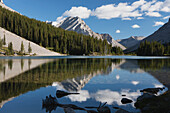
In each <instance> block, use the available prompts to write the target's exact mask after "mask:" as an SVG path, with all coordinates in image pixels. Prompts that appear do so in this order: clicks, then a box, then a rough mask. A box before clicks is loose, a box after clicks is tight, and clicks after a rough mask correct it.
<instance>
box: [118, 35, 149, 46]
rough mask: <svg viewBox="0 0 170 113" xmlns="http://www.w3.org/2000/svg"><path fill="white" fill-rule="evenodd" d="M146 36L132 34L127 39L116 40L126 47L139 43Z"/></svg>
mask: <svg viewBox="0 0 170 113" xmlns="http://www.w3.org/2000/svg"><path fill="white" fill-rule="evenodd" d="M144 38H146V37H143V36H131V37H130V38H127V39H121V40H116V41H117V42H118V43H120V44H122V45H123V46H125V47H126V48H130V47H132V46H134V45H136V44H139V43H140V41H141V40H143V39H144Z"/></svg>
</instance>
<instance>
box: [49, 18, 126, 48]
mask: <svg viewBox="0 0 170 113" xmlns="http://www.w3.org/2000/svg"><path fill="white" fill-rule="evenodd" d="M47 23H48V24H52V25H54V26H55V27H61V28H63V29H65V30H68V31H75V32H77V33H79V34H84V35H89V36H91V37H94V38H97V39H101V40H104V39H106V40H107V42H108V43H109V44H112V47H115V46H117V47H120V48H122V49H123V50H125V49H126V48H125V47H124V46H122V45H121V44H119V43H118V42H116V41H115V40H114V39H113V38H112V37H111V36H110V35H109V34H98V33H95V32H94V31H92V30H91V28H90V27H89V26H88V25H87V24H86V23H85V22H84V21H83V20H82V19H81V18H80V17H67V18H66V19H64V20H63V21H61V22H60V23H59V24H54V23H55V22H47Z"/></svg>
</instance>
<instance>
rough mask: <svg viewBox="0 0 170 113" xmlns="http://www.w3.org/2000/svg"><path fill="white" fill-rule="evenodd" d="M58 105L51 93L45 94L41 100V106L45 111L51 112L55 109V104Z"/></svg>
mask: <svg viewBox="0 0 170 113" xmlns="http://www.w3.org/2000/svg"><path fill="white" fill-rule="evenodd" d="M58 105H59V103H58V101H57V99H56V98H55V97H52V96H51V95H49V97H48V96H46V99H43V100H42V108H43V109H46V112H51V111H53V110H56V108H57V106H58Z"/></svg>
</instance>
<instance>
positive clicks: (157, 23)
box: [153, 21, 165, 26]
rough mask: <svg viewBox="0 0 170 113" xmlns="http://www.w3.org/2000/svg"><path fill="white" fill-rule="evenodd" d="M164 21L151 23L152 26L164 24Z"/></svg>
mask: <svg viewBox="0 0 170 113" xmlns="http://www.w3.org/2000/svg"><path fill="white" fill-rule="evenodd" d="M164 24H165V23H163V22H160V21H159V22H155V24H154V25H153V26H160V25H164Z"/></svg>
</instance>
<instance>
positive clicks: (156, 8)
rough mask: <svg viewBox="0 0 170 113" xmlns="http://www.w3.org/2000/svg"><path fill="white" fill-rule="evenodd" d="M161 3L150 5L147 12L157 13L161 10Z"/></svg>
mask: <svg viewBox="0 0 170 113" xmlns="http://www.w3.org/2000/svg"><path fill="white" fill-rule="evenodd" d="M162 5H163V2H156V3H155V4H153V5H151V7H150V8H149V9H148V11H149V12H153V11H159V10H160V9H161V8H162Z"/></svg>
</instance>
